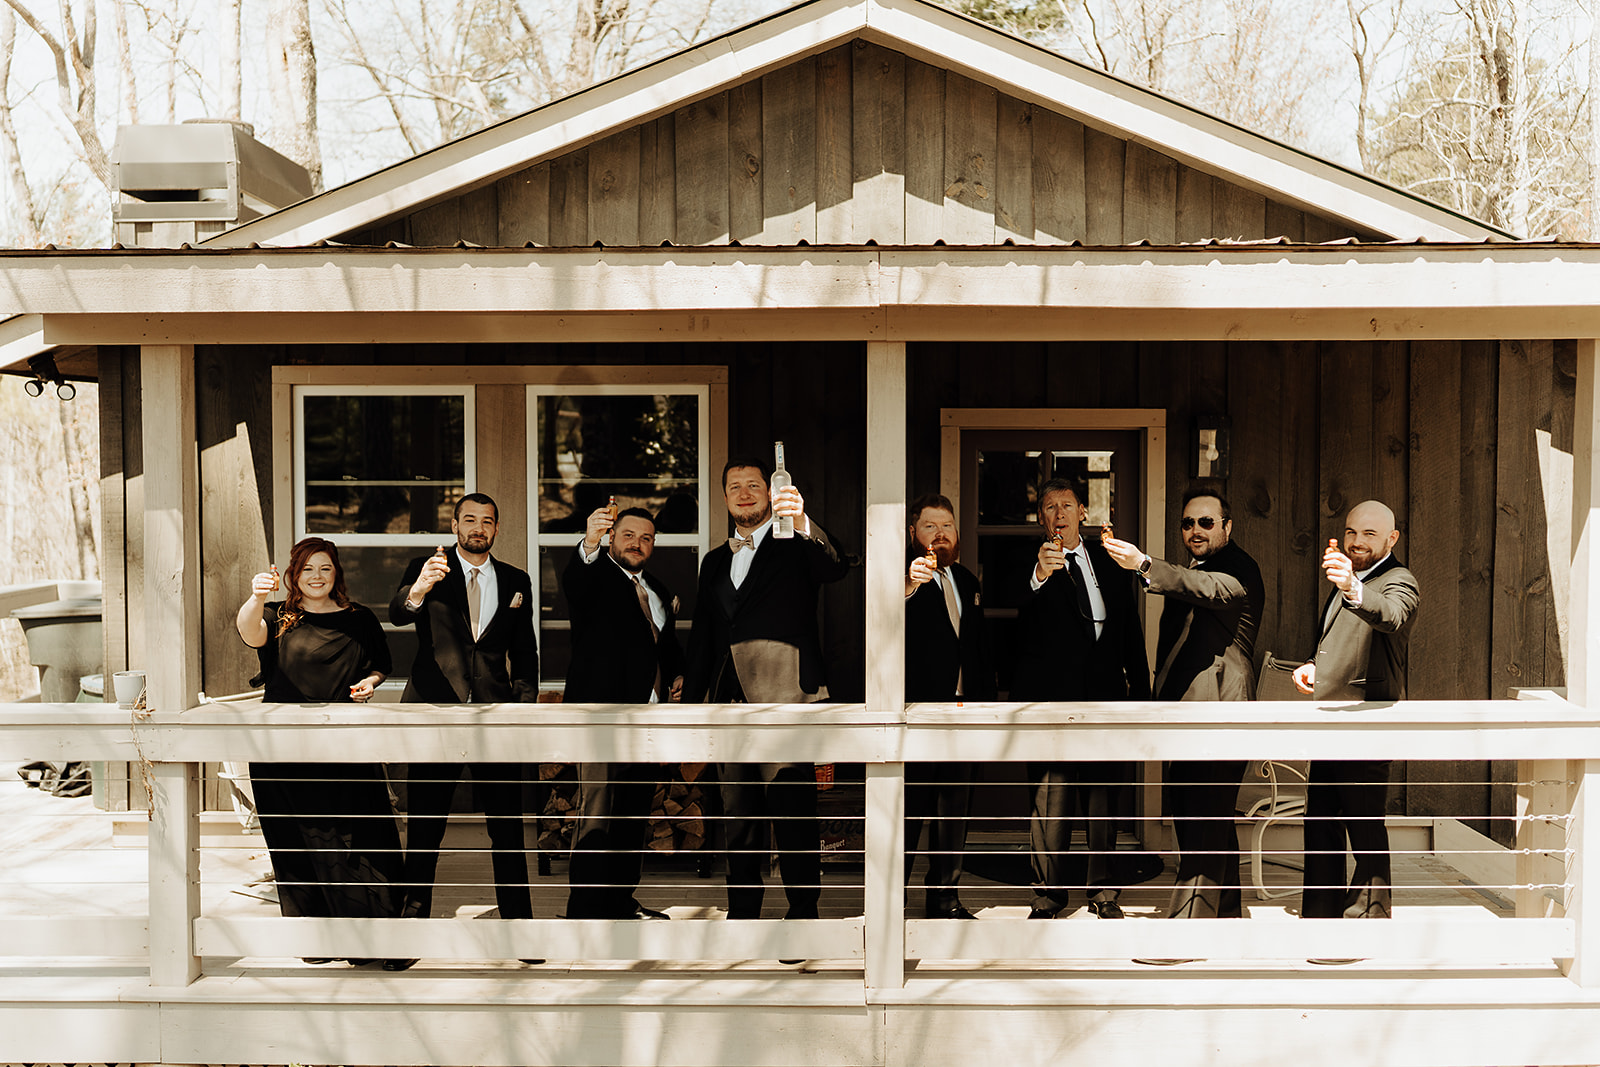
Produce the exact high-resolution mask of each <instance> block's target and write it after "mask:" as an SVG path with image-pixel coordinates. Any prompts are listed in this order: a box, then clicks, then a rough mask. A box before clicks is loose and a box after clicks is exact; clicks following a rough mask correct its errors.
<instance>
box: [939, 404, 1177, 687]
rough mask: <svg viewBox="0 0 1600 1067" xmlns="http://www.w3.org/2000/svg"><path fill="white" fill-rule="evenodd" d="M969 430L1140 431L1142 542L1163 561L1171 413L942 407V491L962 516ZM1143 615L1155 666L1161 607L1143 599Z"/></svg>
mask: <svg viewBox="0 0 1600 1067" xmlns="http://www.w3.org/2000/svg"><path fill="white" fill-rule="evenodd" d="M967 430H1136V431H1138V432H1139V451H1140V458H1139V464H1140V477H1141V478H1142V479H1143V480H1144V493H1143V499H1142V500H1141V501H1140V507H1141V508H1142V509H1143V511H1142V513H1141V519H1140V522H1141V525H1142V526H1143V529H1141V530H1139V532H1138V535H1139V538H1140V541H1139V543H1140V544H1141V545H1142V546H1143V547H1144V549H1145V551H1146V552H1150V550H1151V549H1152V548H1154V549H1155V550H1156V551H1154V552H1151V555H1155V556H1160V555H1161V554H1162V552H1163V551H1164V546H1165V545H1166V507H1167V411H1166V409H1165V408H940V409H939V492H941V493H943V494H944V495H945V496H946V497H949V498H950V502H951V503H952V504H954V505H955V508H956V514H957V515H960V514H961V434H962V433H963V432H964V431H967ZM1140 607H1141V609H1143V611H1144V613H1145V614H1144V643H1145V655H1146V656H1147V657H1148V658H1149V661H1150V662H1151V663H1154V662H1155V655H1156V629H1157V623H1158V621H1159V620H1160V618H1161V602H1160V600H1159V598H1157V599H1156V600H1155V601H1154V602H1152V600H1151V598H1150V597H1142V598H1141V599H1140Z"/></svg>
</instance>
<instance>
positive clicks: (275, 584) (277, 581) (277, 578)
mask: <svg viewBox="0 0 1600 1067" xmlns="http://www.w3.org/2000/svg"><path fill="white" fill-rule="evenodd" d="M268 566H269V567H270V568H271V570H272V591H273V592H274V593H276V592H277V591H278V590H279V589H282V588H283V575H282V574H280V573H278V565H277V564H276V563H272V564H268Z"/></svg>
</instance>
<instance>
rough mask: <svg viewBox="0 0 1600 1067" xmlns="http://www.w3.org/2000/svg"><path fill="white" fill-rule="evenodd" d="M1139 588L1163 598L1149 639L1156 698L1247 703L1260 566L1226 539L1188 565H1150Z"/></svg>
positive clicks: (1261, 596) (1260, 597)
mask: <svg viewBox="0 0 1600 1067" xmlns="http://www.w3.org/2000/svg"><path fill="white" fill-rule="evenodd" d="M1145 583H1146V585H1147V587H1148V588H1149V590H1150V592H1152V593H1159V594H1160V595H1161V596H1164V597H1166V598H1167V605H1166V608H1165V610H1164V611H1162V613H1161V629H1160V633H1159V634H1158V637H1157V641H1156V662H1155V669H1156V684H1155V690H1156V699H1157V700H1252V699H1254V697H1255V689H1256V672H1255V663H1254V658H1253V657H1254V656H1255V649H1256V630H1257V629H1258V628H1259V627H1260V626H1261V610H1262V607H1263V606H1264V605H1265V603H1266V590H1265V587H1264V586H1263V584H1262V581H1261V568H1260V567H1258V566H1257V565H1256V561H1255V560H1253V559H1251V558H1250V556H1249V554H1248V553H1247V552H1245V550H1244V549H1242V548H1240V547H1239V546H1238V545H1237V544H1235V543H1234V542H1232V541H1229V542H1228V543H1227V544H1226V545H1224V546H1222V548H1221V549H1219V550H1218V551H1217V552H1216V553H1214V554H1213V555H1211V556H1208V557H1207V558H1206V559H1205V560H1204V561H1203V562H1202V563H1200V564H1199V565H1198V566H1195V567H1180V566H1178V565H1176V564H1173V563H1168V562H1166V561H1165V560H1159V559H1154V560H1151V562H1150V573H1149V575H1148V576H1147V577H1146V579H1145Z"/></svg>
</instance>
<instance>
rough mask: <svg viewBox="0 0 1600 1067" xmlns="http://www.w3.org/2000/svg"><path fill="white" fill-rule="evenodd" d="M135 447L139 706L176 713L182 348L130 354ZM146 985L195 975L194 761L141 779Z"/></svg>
mask: <svg viewBox="0 0 1600 1067" xmlns="http://www.w3.org/2000/svg"><path fill="white" fill-rule="evenodd" d="M139 362H140V376H141V400H142V404H141V412H140V421H141V426H142V428H141V436H142V438H143V443H144V482H145V513H144V546H145V569H144V629H145V633H146V634H148V635H149V640H148V642H147V644H146V649H145V656H144V662H143V663H142V664H133V665H132V666H134V667H136V668H138V667H142V668H143V669H144V672H145V700H146V703H147V704H148V706H149V707H150V709H151V710H152V711H160V712H164V713H167V714H171V713H174V712H181V711H185V710H187V709H188V708H191V707H194V705H195V704H196V703H197V702H198V700H199V695H200V687H201V674H200V642H201V633H200V629H201V614H200V528H199V523H200V468H199V458H198V456H199V452H198V444H197V440H196V436H195V369H194V347H193V346H192V345H145V346H143V347H142V348H141V349H140V351H139ZM150 787H151V793H152V796H151V800H152V810H151V813H150V819H151V822H150V845H149V849H150V852H149V860H150V982H151V984H152V985H157V986H181V985H187V984H188V983H190V982H192V981H194V980H195V979H196V978H198V977H199V976H200V960H199V959H198V958H197V957H196V956H195V954H194V919H195V917H196V916H197V915H198V914H199V910H200V853H199V844H200V839H199V834H200V829H199V827H200V824H199V807H200V804H199V798H200V767H199V765H198V764H187V763H158V764H156V765H155V766H154V770H153V773H152V775H151V782H150Z"/></svg>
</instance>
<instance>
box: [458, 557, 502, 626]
mask: <svg viewBox="0 0 1600 1067" xmlns="http://www.w3.org/2000/svg"><path fill="white" fill-rule="evenodd" d="M456 562H457V563H459V564H460V565H461V582H462V584H463V585H466V584H467V583H468V582H470V580H471V578H472V572H473V571H477V572H478V633H476V634H473V635H472V637H473V640H477V638H478V635H479V634H481V633H483V632H484V631H485V630H487V629H488V628H489V620H490V619H492V618H494V613H495V612H496V611H497V610H499V606H500V579H499V578H498V577H497V576H496V575H495V573H494V558H493V557H485V558H484V561H483V564H482V565H481V566H474V565H473V564H471V563H468V562H467V559H466V557H465V556H463V555H462V554H461V549H460V548H459V547H458V548H457V549H456Z"/></svg>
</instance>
